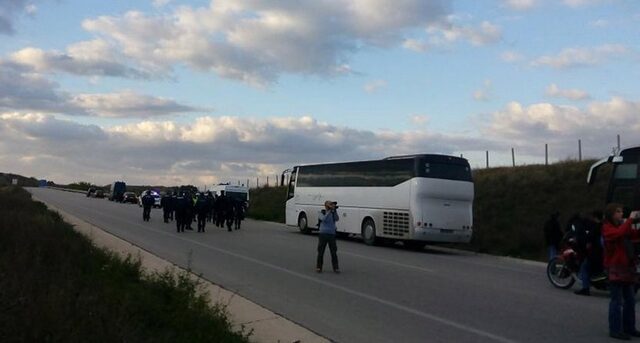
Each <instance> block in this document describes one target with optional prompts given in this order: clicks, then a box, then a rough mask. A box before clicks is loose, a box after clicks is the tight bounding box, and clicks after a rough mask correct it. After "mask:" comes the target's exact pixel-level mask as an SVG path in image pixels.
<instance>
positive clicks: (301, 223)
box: [298, 213, 311, 234]
mask: <svg viewBox="0 0 640 343" xmlns="http://www.w3.org/2000/svg"><path fill="white" fill-rule="evenodd" d="M298 230H300V232H302V233H304V234H308V233H310V232H311V229H309V225H307V215H306V214H304V213H302V214H300V217H298Z"/></svg>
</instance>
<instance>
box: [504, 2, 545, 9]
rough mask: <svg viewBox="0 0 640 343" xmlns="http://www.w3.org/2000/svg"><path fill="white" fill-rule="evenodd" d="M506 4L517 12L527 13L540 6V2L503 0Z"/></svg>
mask: <svg viewBox="0 0 640 343" xmlns="http://www.w3.org/2000/svg"><path fill="white" fill-rule="evenodd" d="M503 2H504V4H505V5H506V6H507V7H509V8H511V9H513V10H517V11H526V10H530V9H532V8H534V7H535V6H537V5H538V0H503Z"/></svg>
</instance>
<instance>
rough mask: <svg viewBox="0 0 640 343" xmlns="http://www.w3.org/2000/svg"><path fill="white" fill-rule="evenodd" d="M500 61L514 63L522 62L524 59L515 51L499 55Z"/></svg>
mask: <svg viewBox="0 0 640 343" xmlns="http://www.w3.org/2000/svg"><path fill="white" fill-rule="evenodd" d="M500 59H502V60H503V61H505V62H507V63H515V62H520V61H522V60H523V59H524V56H522V54H520V53H518V52H516V51H505V52H503V53H502V54H500Z"/></svg>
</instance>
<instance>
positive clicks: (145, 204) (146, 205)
mask: <svg viewBox="0 0 640 343" xmlns="http://www.w3.org/2000/svg"><path fill="white" fill-rule="evenodd" d="M155 202H156V200H155V199H154V198H153V196H152V195H151V191H145V194H144V195H143V196H142V220H144V221H145V222H148V221H149V219H151V207H153V204H154V203H155Z"/></svg>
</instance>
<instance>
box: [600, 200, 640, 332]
mask: <svg viewBox="0 0 640 343" xmlns="http://www.w3.org/2000/svg"><path fill="white" fill-rule="evenodd" d="M638 214H640V212H638V211H634V212H631V214H630V215H629V218H628V219H627V220H625V221H623V219H622V216H623V212H622V205H620V204H609V205H607V207H606V209H605V211H604V218H605V220H604V224H603V226H602V236H603V238H604V263H603V264H604V267H605V268H606V269H607V271H608V273H609V282H610V285H609V288H610V292H611V301H610V302H609V336H611V337H613V338H617V339H622V340H629V339H631V337H630V336H634V337H640V332H639V331H638V330H636V309H635V298H634V290H633V287H634V284H635V282H636V256H635V253H634V252H633V245H631V239H634V238H637V237H640V233H639V231H638V230H634V229H633V227H632V225H633V223H634V222H637V221H638V219H637V218H638Z"/></svg>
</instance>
